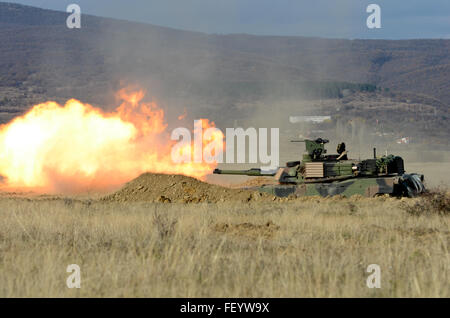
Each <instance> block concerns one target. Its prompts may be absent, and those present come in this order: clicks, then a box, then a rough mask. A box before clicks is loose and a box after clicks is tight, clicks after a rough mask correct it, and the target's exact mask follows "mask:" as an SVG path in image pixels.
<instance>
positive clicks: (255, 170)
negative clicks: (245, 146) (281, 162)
mask: <svg viewBox="0 0 450 318" xmlns="http://www.w3.org/2000/svg"><path fill="white" fill-rule="evenodd" d="M213 173H214V174H230V175H240V176H252V177H263V176H266V177H273V176H274V175H275V174H276V172H264V171H261V169H259V168H252V169H248V170H223V169H214V171H213Z"/></svg>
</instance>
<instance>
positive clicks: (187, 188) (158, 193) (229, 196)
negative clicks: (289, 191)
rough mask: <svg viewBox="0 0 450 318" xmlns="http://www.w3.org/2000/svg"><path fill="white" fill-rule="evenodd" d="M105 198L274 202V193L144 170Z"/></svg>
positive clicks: (161, 200) (109, 199) (192, 201)
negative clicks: (222, 185) (224, 185)
mask: <svg viewBox="0 0 450 318" xmlns="http://www.w3.org/2000/svg"><path fill="white" fill-rule="evenodd" d="M101 200H103V201H119V202H129V201H150V202H162V203H174V202H179V203H200V202H222V201H241V202H249V201H259V200H267V201H275V200H278V198H276V197H275V196H272V195H270V194H266V193H259V192H257V191H249V190H243V189H230V188H224V187H221V186H218V185H213V184H209V183H205V182H202V181H199V180H197V179H194V178H191V177H186V176H182V175H168V174H154V173H144V174H142V175H140V176H139V177H137V178H136V179H134V180H132V181H130V182H128V183H127V184H125V186H124V187H123V188H122V189H120V190H119V191H117V192H115V193H113V194H110V195H108V196H105V197H103V198H102V199H101Z"/></svg>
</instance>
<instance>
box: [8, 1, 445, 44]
mask: <svg viewBox="0 0 450 318" xmlns="http://www.w3.org/2000/svg"><path fill="white" fill-rule="evenodd" d="M5 2H16V3H21V4H27V5H31V6H36V7H40V8H47V9H54V10H60V11H65V10H66V7H67V5H68V4H70V3H76V4H78V5H79V6H80V7H81V11H82V13H88V14H92V15H97V16H103V17H112V18H119V19H125V20H131V21H139V22H145V23H151V24H156V25H161V26H168V27H173V28H177V29H184V30H193V31H201V32H206V33H218V34H228V33H250V34H258V35H298V36H319V37H332V38H384V39H409V38H447V39H449V38H450V0H428V1H427V0H369V1H366V0H69V1H66V0H7V1H5ZM371 3H375V4H378V5H379V6H380V7H381V29H369V28H367V26H366V19H367V17H368V16H369V13H366V8H367V6H368V5H369V4H371Z"/></svg>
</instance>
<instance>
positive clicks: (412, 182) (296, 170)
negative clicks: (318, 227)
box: [214, 138, 425, 197]
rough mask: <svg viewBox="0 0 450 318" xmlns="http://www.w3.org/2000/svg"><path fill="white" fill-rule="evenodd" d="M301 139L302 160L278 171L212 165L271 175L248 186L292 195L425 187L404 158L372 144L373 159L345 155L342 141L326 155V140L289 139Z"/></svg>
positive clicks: (411, 192) (409, 192) (410, 193)
mask: <svg viewBox="0 0 450 318" xmlns="http://www.w3.org/2000/svg"><path fill="white" fill-rule="evenodd" d="M292 142H304V143H305V148H306V153H305V154H303V157H302V160H301V161H290V162H287V163H286V166H285V167H281V168H279V169H278V170H277V171H273V172H264V171H261V169H258V168H252V169H250V170H221V169H215V170H214V173H215V174H228V175H247V176H258V177H259V176H273V177H275V178H276V180H277V181H278V184H266V185H262V186H260V187H254V188H249V189H254V190H258V191H261V192H268V193H271V194H274V195H276V196H279V197H286V196H290V195H294V196H312V195H319V196H323V197H326V196H333V195H342V196H346V197H348V196H351V195H354V194H360V195H363V196H366V197H374V196H377V195H383V194H390V195H394V196H407V197H414V196H417V195H418V194H420V193H422V192H424V191H425V186H424V184H423V181H424V176H423V175H422V174H416V173H411V174H407V173H405V170H404V163H403V159H402V158H401V157H399V156H394V155H388V156H382V157H377V156H376V149H375V148H374V157H373V158H372V159H365V160H355V159H348V158H347V150H346V149H345V144H344V143H340V144H339V145H338V147H337V154H332V155H326V149H325V144H326V143H328V140H326V139H322V138H317V139H315V140H311V139H305V140H292Z"/></svg>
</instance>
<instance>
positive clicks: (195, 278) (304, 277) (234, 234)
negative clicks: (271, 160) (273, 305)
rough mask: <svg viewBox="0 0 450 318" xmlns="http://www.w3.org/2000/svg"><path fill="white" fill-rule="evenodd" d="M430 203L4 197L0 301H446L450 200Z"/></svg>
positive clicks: (0, 213)
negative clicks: (375, 270)
mask: <svg viewBox="0 0 450 318" xmlns="http://www.w3.org/2000/svg"><path fill="white" fill-rule="evenodd" d="M441 199H442V198H441ZM424 200H425V199H395V198H389V197H379V198H375V199H363V198H360V197H352V198H350V199H343V198H338V197H335V198H326V199H320V198H315V197H313V198H302V199H298V200H293V201H288V202H273V203H267V202H266V203H262V202H250V203H247V204H243V203H240V202H225V203H198V204H178V203H151V202H134V203H133V202H127V203H120V202H101V201H95V200H88V199H82V200H77V199H73V198H72V199H71V198H55V199H51V198H41V199H38V198H36V199H30V198H28V199H27V198H11V197H4V198H2V199H0V297H87V296H89V297H449V296H450V290H449V284H448V282H449V281H450V275H449V274H450V273H449V264H450V262H449V261H450V259H449V242H450V234H449V214H448V205H446V206H439V204H442V201H439V202H437V204H434V206H435V208H433V205H432V204H430V202H428V201H424ZM445 200H447V201H445V202H444V203H446V204H447V203H448V197H447V198H446V199H445ZM435 203H436V202H435ZM424 207H426V208H424ZM439 209H440V210H439ZM438 211H441V212H442V211H444V212H445V214H439V213H437V212H438ZM69 264H78V265H79V266H80V268H81V288H79V289H76V288H74V289H69V288H68V287H67V286H66V279H67V277H68V276H69V273H67V272H66V268H67V266H68V265H69ZM369 264H379V265H380V267H381V288H379V289H377V288H374V289H370V288H368V287H367V286H366V279H367V277H368V275H369V273H367V272H366V269H367V266H368V265H369Z"/></svg>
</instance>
